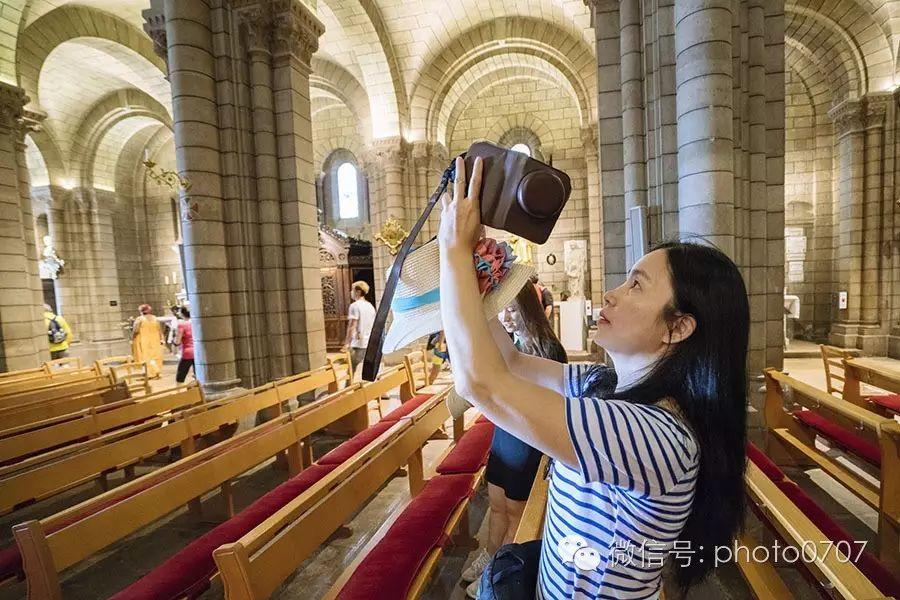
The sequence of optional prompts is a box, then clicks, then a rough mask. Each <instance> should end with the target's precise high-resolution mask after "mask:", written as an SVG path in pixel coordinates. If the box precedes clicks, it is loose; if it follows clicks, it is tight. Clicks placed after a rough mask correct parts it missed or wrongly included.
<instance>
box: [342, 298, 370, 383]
mask: <svg viewBox="0 0 900 600" xmlns="http://www.w3.org/2000/svg"><path fill="white" fill-rule="evenodd" d="M368 293H369V284H368V283H366V282H365V281H354V282H353V286H352V287H351V289H350V295H351V296H352V297H353V303H352V304H351V305H350V311H349V314H348V317H349V320H348V321H347V335H346V336H345V337H344V349H347V348H349V349H350V368H351V369H352V370H353V372H354V373H356V365H358V364H359V363H361V362H362V361H363V359H364V358H365V356H366V346H368V345H369V334H370V333H372V325H374V324H375V307H374V306H372V303H371V302H369V301H368V300H366V294H368Z"/></svg>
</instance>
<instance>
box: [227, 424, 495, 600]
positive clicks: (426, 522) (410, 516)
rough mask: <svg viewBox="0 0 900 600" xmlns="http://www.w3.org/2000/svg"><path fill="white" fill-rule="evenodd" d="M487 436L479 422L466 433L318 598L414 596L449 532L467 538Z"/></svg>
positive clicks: (490, 432)
mask: <svg viewBox="0 0 900 600" xmlns="http://www.w3.org/2000/svg"><path fill="white" fill-rule="evenodd" d="M492 437H493V425H492V424H490V423H488V422H486V421H485V420H481V419H480V420H479V421H477V422H476V423H475V424H474V425H472V426H471V427H470V428H469V429H468V430H466V432H465V434H464V435H463V436H462V437H460V438H459V442H457V443H456V444H455V445H453V446H451V447H450V448H449V449H448V451H447V452H445V453H444V455H443V457H442V459H441V461H440V464H439V465H438V467H437V469H436V474H435V475H434V476H433V477H432V478H431V479H429V480H428V482H427V483H426V484H425V486H424V487H423V488H422V491H421V492H420V493H419V494H418V495H416V496H415V497H413V498H412V499H411V500H410V501H409V503H408V504H406V505H405V506H403V507H401V508H399V509H398V510H397V511H395V512H394V514H393V515H391V517H389V518H388V520H387V521H386V522H385V524H384V525H383V526H382V527H381V528H380V529H379V530H378V531H377V532H376V533H375V535H374V536H373V537H372V539H371V540H370V541H369V543H368V544H366V546H365V547H364V548H363V550H362V551H361V552H360V554H359V555H358V556H357V557H356V558H355V559H354V561H353V562H352V563H351V564H350V565H349V566H348V567H347V568H346V569H345V570H344V572H343V573H342V574H341V576H340V577H339V578H338V580H337V581H336V582H335V584H334V585H333V586H332V587H331V589H330V590H329V591H328V593H327V594H326V595H325V596H324V597H325V598H327V599H329V600H333V599H336V598H339V599H342V600H363V599H365V598H371V597H374V596H373V591H374V590H379V593H380V594H382V597H385V598H407V599H414V598H419V597H420V596H421V595H422V594H423V593H424V591H425V589H426V587H427V586H428V582H429V580H430V579H431V576H432V575H433V574H434V572H435V570H436V568H437V565H438V561H439V560H440V558H441V556H442V555H443V552H444V546H445V545H446V543H447V542H448V541H449V540H450V538H451V535H452V534H453V532H454V531H456V530H457V529H458V530H459V531H460V537H464V538H466V537H469V533H468V503H469V499H470V498H471V496H472V495H473V494H474V492H475V490H476V489H477V488H478V486H479V484H480V483H481V480H482V478H483V476H484V464H485V463H486V462H487V457H488V454H489V452H490V440H491V438H492ZM423 557H424V558H423ZM258 597H263V596H258V595H254V596H245V595H237V596H233V598H258Z"/></svg>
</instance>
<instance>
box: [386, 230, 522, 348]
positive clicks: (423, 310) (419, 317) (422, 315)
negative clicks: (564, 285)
mask: <svg viewBox="0 0 900 600" xmlns="http://www.w3.org/2000/svg"><path fill="white" fill-rule="evenodd" d="M472 260H473V263H474V267H475V272H476V275H477V277H478V289H479V291H480V292H481V299H482V303H483V304H484V316H485V319H492V318H494V317H496V316H497V313H499V312H500V311H501V310H503V309H504V308H506V306H507V305H508V304H509V303H510V302H512V301H513V299H515V297H516V294H518V293H519V291H520V290H521V289H522V288H523V287H524V286H525V284H526V283H528V282H529V279H530V278H531V276H532V274H534V272H535V270H534V267H532V266H529V265H523V264H519V263H517V262H516V256H515V255H514V254H513V252H512V248H510V246H509V244H507V243H506V242H498V241H497V240H494V239H491V238H484V239H482V240H481V241H479V242H478V245H477V246H475V250H474V251H473V252H472ZM439 273H440V249H439V247H438V243H437V240H436V239H434V240H431V241H430V242H428V243H427V244H424V245H422V246H419V247H418V248H416V249H415V250H413V251H412V252H410V253H409V255H408V256H407V257H406V261H405V262H404V263H403V271H402V272H401V273H400V279H399V281H398V282H397V289H396V292H395V293H394V300H393V301H392V302H391V311H392V313H393V321H392V323H391V328H390V329H389V330H388V332H387V335H386V336H385V340H384V348H383V351H384V352H394V351H395V350H398V349H400V348H402V347H403V346H406V345H407V344H411V343H413V342H414V341H416V340H417V339H419V338H421V337H424V336H426V335H429V334H432V333H435V332H437V331H441V330H442V329H443V328H444V326H443V324H442V322H441V288H440V275H439Z"/></svg>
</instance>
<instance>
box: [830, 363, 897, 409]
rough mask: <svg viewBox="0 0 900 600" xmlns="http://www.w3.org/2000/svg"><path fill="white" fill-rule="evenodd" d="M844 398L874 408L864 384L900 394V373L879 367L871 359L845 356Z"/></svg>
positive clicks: (863, 406) (858, 404)
mask: <svg viewBox="0 0 900 600" xmlns="http://www.w3.org/2000/svg"><path fill="white" fill-rule="evenodd" d="M843 363H844V374H845V377H846V380H845V381H844V400H847V401H848V402H852V403H853V404H856V405H857V406H860V407H862V408H865V409H868V410H872V409H873V407H872V405H871V404H870V403H869V401H868V400H867V399H866V395H865V394H863V385H868V386H871V387H873V388H879V389H882V390H885V392H888V393H893V394H900V374H898V373H897V372H891V371H889V370H887V369H883V368H878V367H877V366H876V365H874V364H872V362H871V360H869V359H864V358H863V359H861V358H845V359H844V361H843Z"/></svg>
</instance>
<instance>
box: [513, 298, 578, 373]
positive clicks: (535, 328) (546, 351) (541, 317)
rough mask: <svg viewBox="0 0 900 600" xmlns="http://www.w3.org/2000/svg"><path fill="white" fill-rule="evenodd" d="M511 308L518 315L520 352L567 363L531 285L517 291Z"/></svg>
mask: <svg viewBox="0 0 900 600" xmlns="http://www.w3.org/2000/svg"><path fill="white" fill-rule="evenodd" d="M512 307H513V308H515V309H516V311H517V312H518V313H519V323H518V324H519V325H521V329H522V331H520V332H519V333H520V334H521V335H520V337H521V338H522V340H523V343H522V352H524V353H526V354H531V355H534V356H540V357H541V358H548V359H550V360H555V361H556V362H560V363H567V362H569V357H568V356H567V355H566V350H565V348H563V345H562V342H560V341H559V338H558V337H556V333H554V332H553V327H552V326H551V325H550V321H549V320H548V319H547V314H546V313H545V312H544V306H543V304H541V300H540V297H539V296H538V292H537V288H535V286H534V284H533V283H531V282H530V281H529V282H528V283H526V284H525V286H524V287H522V289H521V290H519V293H518V294H516V299H515V300H514V301H513V302H512Z"/></svg>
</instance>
